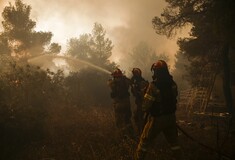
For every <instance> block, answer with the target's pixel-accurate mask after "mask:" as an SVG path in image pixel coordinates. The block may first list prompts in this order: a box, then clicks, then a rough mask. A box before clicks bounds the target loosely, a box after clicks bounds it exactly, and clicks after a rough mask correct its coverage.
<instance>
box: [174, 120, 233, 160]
mask: <svg viewBox="0 0 235 160" xmlns="http://www.w3.org/2000/svg"><path fill="white" fill-rule="evenodd" d="M177 128H178V129H179V130H180V131H181V132H182V133H183V134H184V135H185V136H186V137H187V138H189V139H190V140H191V141H193V142H195V143H197V144H198V145H200V146H202V147H205V148H207V149H209V150H211V151H213V152H215V153H217V154H219V155H220V156H222V157H223V158H227V159H228V160H232V159H233V158H232V157H231V156H230V155H227V154H225V153H222V152H221V151H220V150H218V149H215V148H213V147H210V146H207V145H205V144H203V143H202V142H200V141H198V140H196V139H195V138H193V137H192V136H190V135H189V134H188V133H187V132H186V131H185V130H184V129H182V128H181V127H180V126H179V125H178V124H177Z"/></svg>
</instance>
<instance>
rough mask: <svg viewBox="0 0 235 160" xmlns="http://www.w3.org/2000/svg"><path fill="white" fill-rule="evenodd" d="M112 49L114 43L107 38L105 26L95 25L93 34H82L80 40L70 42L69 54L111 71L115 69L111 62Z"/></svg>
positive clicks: (73, 39)
mask: <svg viewBox="0 0 235 160" xmlns="http://www.w3.org/2000/svg"><path fill="white" fill-rule="evenodd" d="M112 49H113V45H112V41H111V40H110V39H109V38H106V31H105V30H104V28H103V26H102V25H101V24H98V23H95V24H94V27H93V30H92V33H91V34H82V35H80V37H79V38H71V39H70V40H69V42H68V50H67V54H68V55H71V56H73V57H75V58H79V59H81V60H86V61H88V62H91V63H93V64H95V65H98V66H100V67H103V68H105V69H109V70H111V69H112V68H114V67H115V64H114V63H111V62H110V61H109V58H110V56H111V55H112Z"/></svg>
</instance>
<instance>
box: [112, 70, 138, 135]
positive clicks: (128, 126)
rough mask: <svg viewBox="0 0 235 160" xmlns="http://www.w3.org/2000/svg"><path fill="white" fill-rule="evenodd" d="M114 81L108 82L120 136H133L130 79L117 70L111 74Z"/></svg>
mask: <svg viewBox="0 0 235 160" xmlns="http://www.w3.org/2000/svg"><path fill="white" fill-rule="evenodd" d="M111 75H112V79H110V80H109V81H108V85H109V87H110V89H111V94H110V96H111V98H112V99H113V104H114V105H113V107H114V114H115V123H116V126H117V128H118V130H119V134H120V136H129V137H131V136H133V132H134V130H133V127H132V123H131V116H132V113H131V105H130V93H129V88H130V85H131V82H130V79H128V78H127V77H126V76H125V75H123V73H122V71H121V70H120V69H115V70H114V72H113V73H112V74H111Z"/></svg>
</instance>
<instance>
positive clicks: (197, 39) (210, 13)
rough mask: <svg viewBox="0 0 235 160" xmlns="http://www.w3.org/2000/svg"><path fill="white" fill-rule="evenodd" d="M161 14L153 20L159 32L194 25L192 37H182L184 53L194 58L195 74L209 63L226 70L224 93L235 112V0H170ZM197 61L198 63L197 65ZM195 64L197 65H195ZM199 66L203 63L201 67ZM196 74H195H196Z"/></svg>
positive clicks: (230, 110) (167, 31)
mask: <svg viewBox="0 0 235 160" xmlns="http://www.w3.org/2000/svg"><path fill="white" fill-rule="evenodd" d="M166 2H167V3H168V5H167V7H166V8H165V9H164V11H163V13H162V14H161V16H160V17H155V18H154V19H153V21H152V22H153V26H154V29H155V31H156V33H158V34H164V35H167V36H168V37H170V36H173V35H174V34H175V33H176V31H177V29H181V28H182V27H184V26H185V25H187V24H191V25H192V28H191V32H190V35H191V37H189V38H182V39H179V41H178V44H179V47H180V52H183V53H184V54H185V55H187V57H188V58H189V60H190V61H191V64H192V65H191V71H193V72H192V73H195V71H196V72H199V71H198V70H200V68H202V67H206V66H208V65H210V66H212V67H215V66H221V67H220V68H219V69H220V70H221V71H223V73H224V74H223V75H224V77H223V79H224V81H223V83H224V84H223V87H224V95H225V99H226V103H227V106H228V108H229V112H230V113H233V114H234V113H235V112H234V106H233V100H232V93H231V86H230V64H229V51H230V49H231V48H232V47H234V44H235V43H234V42H235V41H234V39H235V36H234V35H235V21H234V19H235V1H233V0H223V1H221V0H199V1H198V0H183V1H178V0H167V1H166ZM196 64H197V65H196ZM194 66H195V67H194ZM197 66H201V67H199V68H198V69H197V68H196V67H197ZM193 77H195V75H194V76H193Z"/></svg>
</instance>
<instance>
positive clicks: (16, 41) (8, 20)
mask: <svg viewBox="0 0 235 160" xmlns="http://www.w3.org/2000/svg"><path fill="white" fill-rule="evenodd" d="M30 12H31V6H30V5H26V4H24V3H23V2H22V1H21V0H15V5H12V4H11V3H9V6H6V7H5V8H4V10H3V12H2V17H3V21H2V25H3V29H4V31H3V32H2V33H1V35H4V36H1V37H0V38H1V41H3V42H5V43H6V42H7V44H8V45H6V46H9V49H10V50H11V53H12V52H13V53H15V55H16V56H18V57H22V56H28V55H37V54H39V53H42V52H43V50H44V46H45V45H47V44H49V43H50V40H51V37H52V33H51V32H36V31H34V28H35V26H36V22H35V21H33V20H32V19H30ZM2 38H4V39H2ZM0 47H1V46H0ZM1 48H2V47H1ZM8 53H9V52H8Z"/></svg>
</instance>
